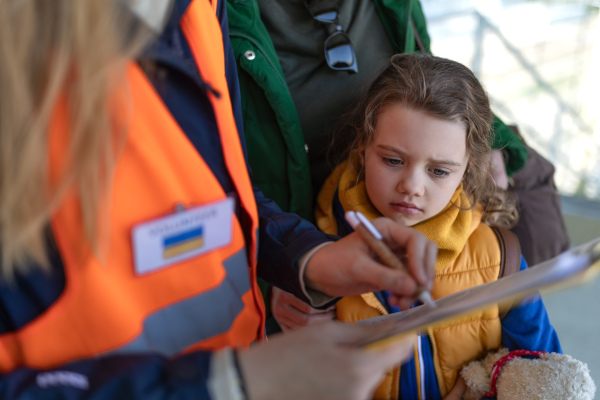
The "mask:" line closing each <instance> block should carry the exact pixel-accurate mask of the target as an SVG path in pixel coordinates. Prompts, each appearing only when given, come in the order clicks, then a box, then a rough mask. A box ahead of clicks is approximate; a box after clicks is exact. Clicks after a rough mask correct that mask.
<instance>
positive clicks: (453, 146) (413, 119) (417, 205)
mask: <svg viewBox="0 0 600 400" xmlns="http://www.w3.org/2000/svg"><path fill="white" fill-rule="evenodd" d="M466 138H467V133H466V129H465V128H464V127H463V125H461V124H460V123H458V122H455V121H448V120H443V119H439V118H436V117H433V116H431V115H428V114H426V113H424V112H422V111H415V110H412V109H410V108H408V107H406V106H404V105H401V104H395V105H390V106H386V107H385V108H384V109H383V110H382V112H381V114H380V115H379V120H378V121H377V129H376V131H375V137H374V140H373V141H372V143H370V144H369V145H368V146H367V148H366V149H365V152H364V156H363V163H364V168H365V184H366V188H367V194H368V195H369V198H370V199H371V202H372V203H373V205H374V206H375V207H376V208H377V209H378V210H379V212H380V213H381V214H383V215H384V216H385V217H388V218H390V219H392V220H394V221H396V222H398V223H400V224H402V225H404V226H413V225H415V224H417V223H419V222H421V221H424V220H426V219H428V218H431V217H433V216H434V215H436V214H438V213H439V212H440V211H442V210H443V209H444V207H446V205H447V204H448V202H449V201H450V199H451V198H452V195H453V194H454V191H455V190H456V188H458V186H459V185H460V182H461V180H462V178H463V176H464V173H465V170H466V168H467V163H468V161H469V160H468V157H467V149H466Z"/></svg>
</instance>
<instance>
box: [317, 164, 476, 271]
mask: <svg viewBox="0 0 600 400" xmlns="http://www.w3.org/2000/svg"><path fill="white" fill-rule="evenodd" d="M360 165H361V163H360V159H359V158H358V155H357V154H355V153H354V154H353V155H351V156H350V158H349V159H348V160H346V161H344V162H343V163H341V164H340V165H338V166H337V167H336V168H335V170H334V171H333V172H332V173H331V175H330V176H329V177H328V178H327V180H326V181H325V184H324V185H323V188H322V189H321V192H320V193H319V197H318V199H317V207H316V210H315V218H316V221H317V226H318V227H319V228H320V229H321V230H322V231H324V232H327V233H331V234H337V223H336V220H335V216H334V214H333V208H332V202H333V196H334V195H335V194H336V193H337V195H338V197H339V200H340V203H341V204H342V207H343V208H344V211H349V210H352V211H360V212H362V213H363V214H364V215H365V216H366V217H367V218H369V219H370V220H372V219H375V218H377V217H381V213H380V212H379V211H378V210H377V209H376V208H375V206H374V205H373V204H372V203H371V201H370V200H369V196H368V195H367V190H366V187H365V182H364V180H358V179H357V178H358V171H359V168H360ZM336 189H337V190H336ZM470 207H471V203H470V202H469V200H468V198H467V196H466V194H465V193H464V191H463V185H462V183H461V184H460V186H459V187H458V189H456V191H455V192H454V194H453V195H452V198H451V199H450V202H449V203H448V205H447V206H446V207H445V208H444V209H443V210H442V211H441V212H440V213H438V214H437V215H435V216H433V217H431V218H429V219H427V220H425V221H422V222H420V223H418V224H416V225H414V226H413V228H414V229H416V230H418V231H420V232H421V233H423V234H424V235H425V236H426V237H427V238H428V239H429V240H431V241H433V242H435V244H436V245H437V246H438V259H437V262H436V270H439V269H441V268H443V267H444V266H446V265H448V264H450V263H451V262H453V261H454V260H455V259H456V258H457V257H458V255H459V254H460V252H461V251H462V250H463V248H464V247H465V243H466V242H467V239H468V238H469V236H470V235H471V233H472V232H473V231H474V230H475V228H477V226H478V225H479V222H480V220H481V215H482V209H481V207H480V206H479V205H478V206H477V207H474V208H470ZM469 208H470V209H469Z"/></svg>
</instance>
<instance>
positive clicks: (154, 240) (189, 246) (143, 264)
mask: <svg viewBox="0 0 600 400" xmlns="http://www.w3.org/2000/svg"><path fill="white" fill-rule="evenodd" d="M234 205H235V201H234V200H233V199H231V198H229V197H228V198H226V199H223V200H219V201H216V202H213V203H210V204H205V205H202V206H198V207H194V208H188V209H184V210H181V211H177V212H175V213H173V214H169V215H167V216H165V217H162V218H158V219H155V220H152V221H149V222H144V223H141V224H139V225H136V226H135V227H134V228H133V230H132V233H131V237H132V242H133V256H134V266H135V271H136V273H137V274H138V275H141V274H146V273H148V272H153V271H156V270H159V269H161V268H164V267H166V266H169V265H171V264H175V263H177V262H180V261H184V260H186V259H189V258H193V257H196V256H198V255H201V254H203V253H206V252H208V251H211V250H214V249H217V248H219V247H223V246H226V245H228V244H229V243H231V240H232V235H233V212H234Z"/></svg>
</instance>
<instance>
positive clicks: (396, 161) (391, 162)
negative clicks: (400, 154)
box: [383, 157, 402, 165]
mask: <svg viewBox="0 0 600 400" xmlns="http://www.w3.org/2000/svg"><path fill="white" fill-rule="evenodd" d="M383 162H385V163H386V164H389V165H402V160H400V159H398V158H385V157H384V158H383Z"/></svg>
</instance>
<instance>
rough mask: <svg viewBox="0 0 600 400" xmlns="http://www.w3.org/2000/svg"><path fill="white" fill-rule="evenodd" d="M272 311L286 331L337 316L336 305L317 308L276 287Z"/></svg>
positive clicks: (272, 300) (272, 298) (272, 299)
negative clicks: (324, 308) (323, 308)
mask: <svg viewBox="0 0 600 400" xmlns="http://www.w3.org/2000/svg"><path fill="white" fill-rule="evenodd" d="M271 311H272V313H273V317H275V320H276V321H277V323H278V324H279V326H280V327H281V329H282V330H283V331H284V332H289V331H291V330H293V329H297V328H299V327H302V326H306V325H312V324H315V323H317V322H320V321H327V320H332V319H334V318H335V306H332V307H329V308H328V309H326V310H317V309H316V308H312V307H311V306H309V305H308V304H306V303H305V302H303V301H302V300H300V299H298V298H297V297H296V296H294V295H292V294H290V293H287V292H285V291H283V290H281V289H278V288H275V287H273V294H272V297H271Z"/></svg>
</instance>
